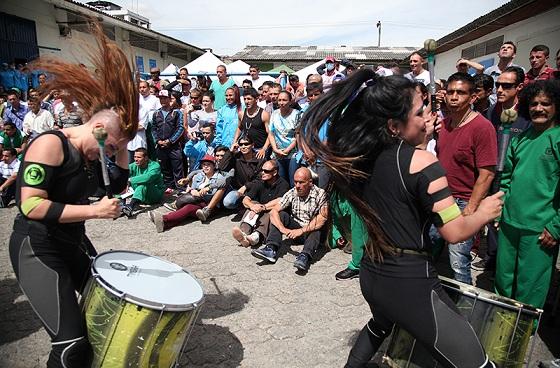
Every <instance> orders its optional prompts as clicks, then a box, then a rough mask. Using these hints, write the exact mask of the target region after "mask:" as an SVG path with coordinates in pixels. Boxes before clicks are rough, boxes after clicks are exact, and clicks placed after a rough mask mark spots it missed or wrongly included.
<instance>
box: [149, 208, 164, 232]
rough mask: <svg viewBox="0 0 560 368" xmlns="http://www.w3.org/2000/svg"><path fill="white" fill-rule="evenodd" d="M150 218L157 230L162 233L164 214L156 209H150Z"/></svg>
mask: <svg viewBox="0 0 560 368" xmlns="http://www.w3.org/2000/svg"><path fill="white" fill-rule="evenodd" d="M150 220H152V222H153V223H154V224H155V225H156V231H157V232H158V233H162V232H163V227H164V223H163V215H162V214H161V213H159V212H156V211H150Z"/></svg>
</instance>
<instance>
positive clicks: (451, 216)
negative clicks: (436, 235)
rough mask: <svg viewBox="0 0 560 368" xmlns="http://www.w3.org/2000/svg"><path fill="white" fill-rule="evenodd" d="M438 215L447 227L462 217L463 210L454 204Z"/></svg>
mask: <svg viewBox="0 0 560 368" xmlns="http://www.w3.org/2000/svg"><path fill="white" fill-rule="evenodd" d="M437 214H438V215H439V217H440V218H441V222H442V224H443V225H445V224H447V223H448V222H450V221H453V220H455V219H456V218H457V217H459V216H461V210H460V209H459V206H457V203H453V204H452V205H451V206H449V207H447V208H444V209H443V210H441V211H438V212H437Z"/></svg>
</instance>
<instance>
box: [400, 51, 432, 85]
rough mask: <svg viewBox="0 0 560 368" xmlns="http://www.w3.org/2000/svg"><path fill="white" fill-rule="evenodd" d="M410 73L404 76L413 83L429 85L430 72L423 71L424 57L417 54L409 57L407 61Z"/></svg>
mask: <svg viewBox="0 0 560 368" xmlns="http://www.w3.org/2000/svg"><path fill="white" fill-rule="evenodd" d="M409 65H410V72H409V73H406V74H405V75H404V76H405V78H407V79H410V80H411V81H413V82H415V81H416V82H421V83H424V85H426V86H427V85H428V84H430V72H428V71H427V70H426V69H424V57H423V56H422V55H420V54H419V53H417V52H415V53H413V54H412V55H410V60H409Z"/></svg>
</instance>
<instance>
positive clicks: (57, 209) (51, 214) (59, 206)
mask: <svg viewBox="0 0 560 368" xmlns="http://www.w3.org/2000/svg"><path fill="white" fill-rule="evenodd" d="M65 206H66V205H65V204H64V203H60V202H51V205H50V206H49V209H48V210H47V214H46V215H45V217H44V218H43V219H44V220H45V221H46V222H58V219H59V218H60V216H61V215H62V211H64V207H65Z"/></svg>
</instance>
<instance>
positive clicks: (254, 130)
mask: <svg viewBox="0 0 560 368" xmlns="http://www.w3.org/2000/svg"><path fill="white" fill-rule="evenodd" d="M263 111H264V110H263V109H261V108H260V107H259V108H258V109H257V112H256V113H255V116H253V117H252V118H251V117H249V115H247V110H245V111H243V118H242V119H241V133H242V134H247V135H248V136H249V137H250V138H251V140H252V141H253V142H254V143H255V148H257V149H260V148H262V147H263V146H264V144H265V143H266V139H267V138H268V133H267V132H266V127H265V126H264V121H263V119H262V113H263Z"/></svg>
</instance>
